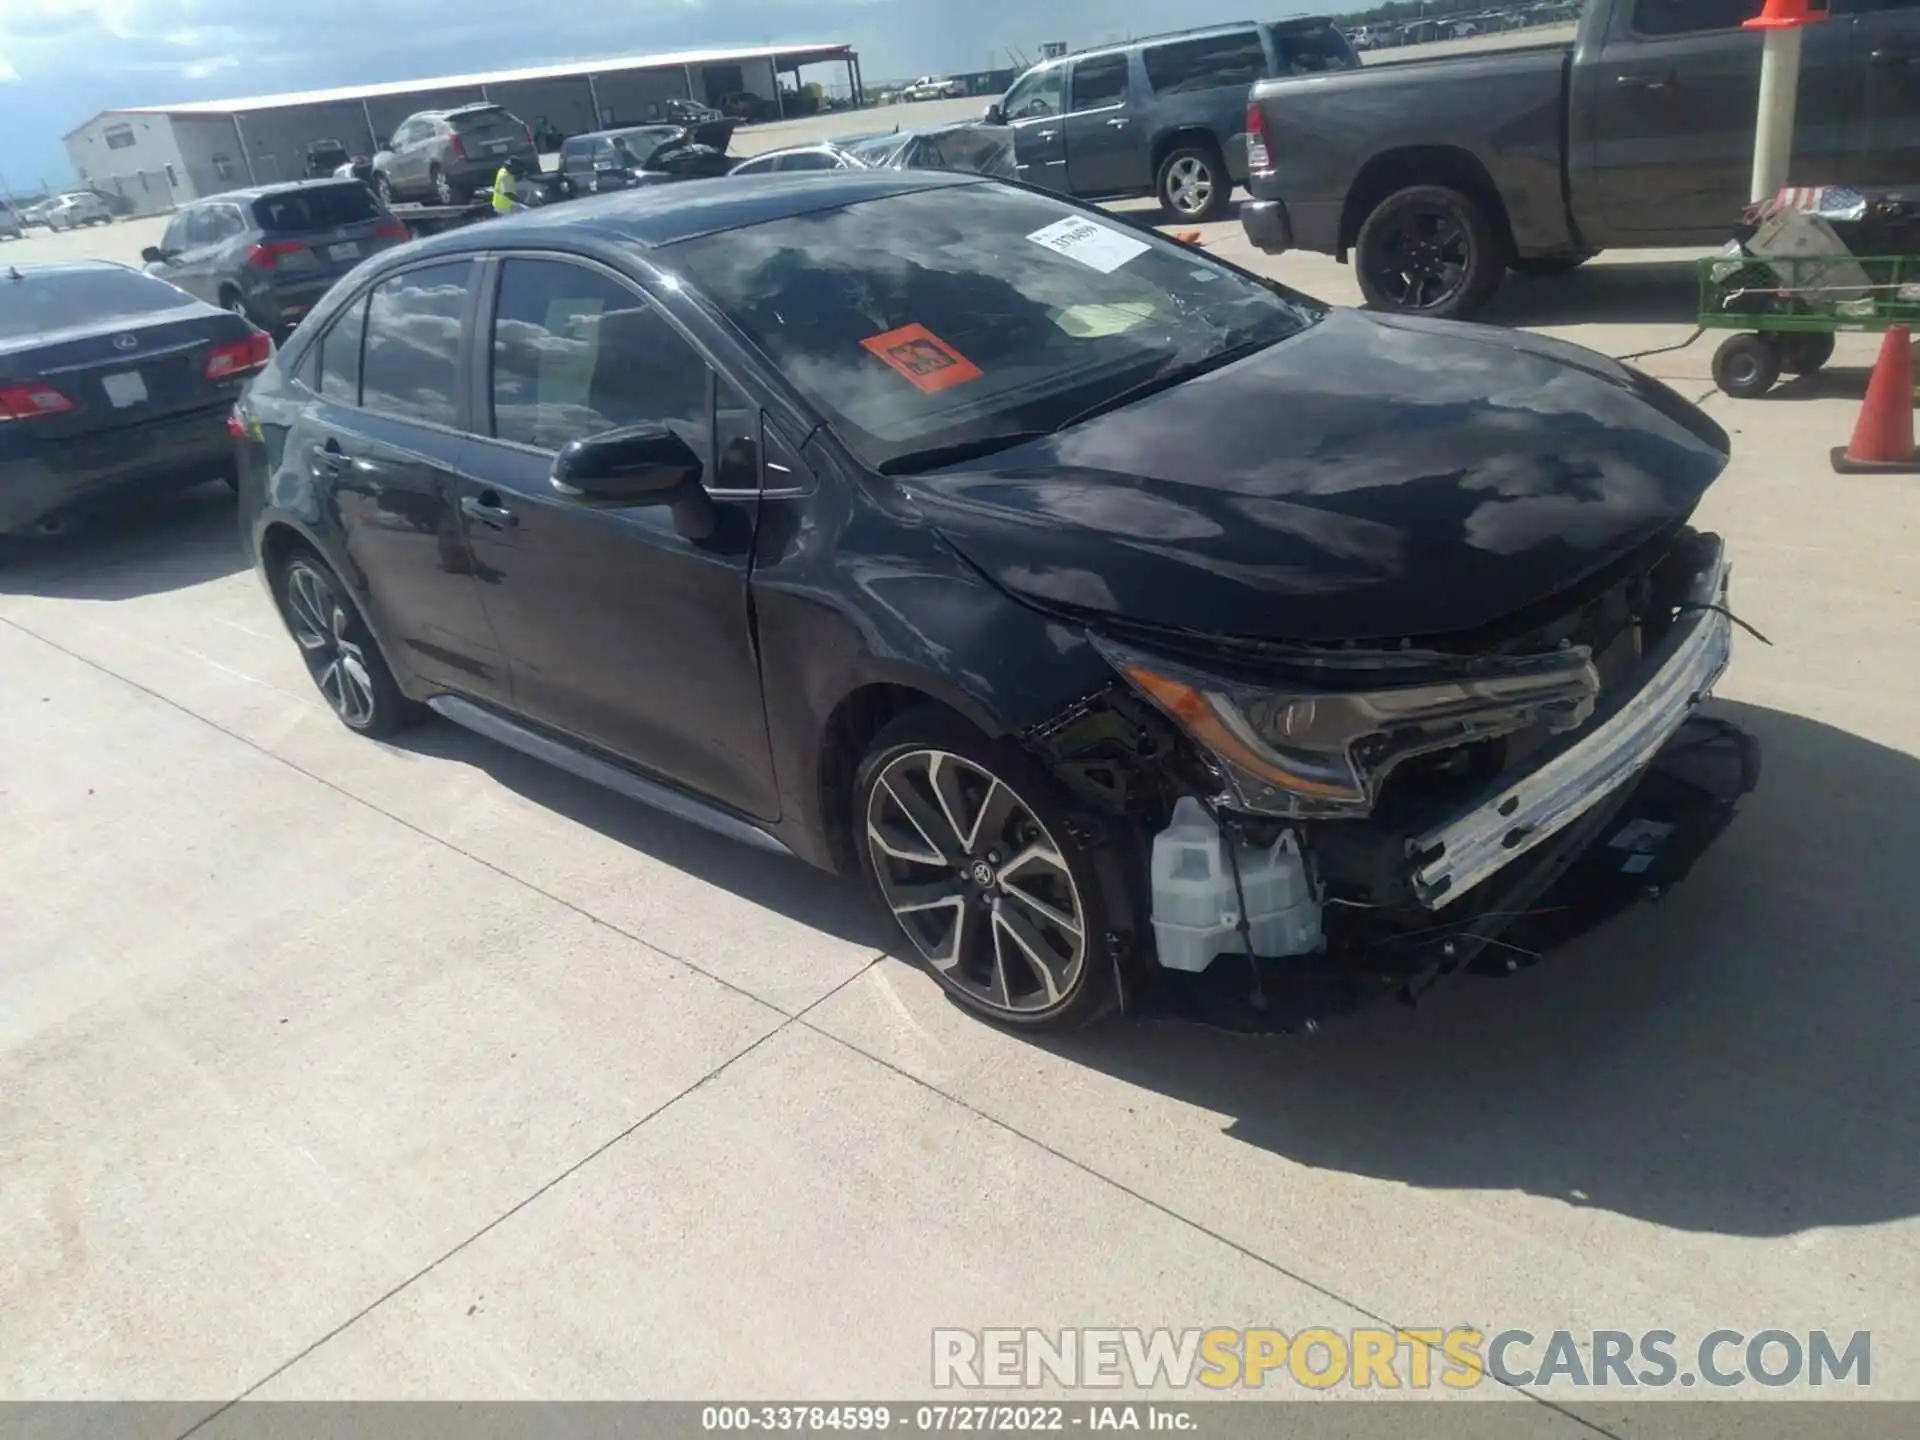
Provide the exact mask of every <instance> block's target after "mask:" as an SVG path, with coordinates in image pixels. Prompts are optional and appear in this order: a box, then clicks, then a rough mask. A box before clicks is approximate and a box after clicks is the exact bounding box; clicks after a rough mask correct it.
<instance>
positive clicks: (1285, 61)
mask: <svg viewBox="0 0 1920 1440" xmlns="http://www.w3.org/2000/svg"><path fill="white" fill-rule="evenodd" d="M1267 33H1268V35H1269V36H1270V37H1271V39H1272V40H1273V53H1274V55H1275V56H1276V57H1278V59H1277V63H1276V65H1275V68H1276V69H1277V70H1278V72H1279V73H1280V74H1282V75H1312V74H1316V73H1318V72H1319V71H1323V70H1353V69H1357V68H1358V67H1359V65H1360V57H1359V55H1357V54H1356V53H1354V48H1353V46H1352V45H1351V44H1350V43H1348V40H1347V37H1346V36H1345V35H1342V34H1341V33H1340V31H1339V30H1338V29H1336V28H1335V27H1334V26H1333V25H1331V24H1330V23H1328V22H1326V21H1316V22H1312V23H1301V24H1294V25H1284V24H1283V25H1274V26H1271V27H1269V29H1268V32H1267Z"/></svg>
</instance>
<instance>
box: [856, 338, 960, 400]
mask: <svg viewBox="0 0 1920 1440" xmlns="http://www.w3.org/2000/svg"><path fill="white" fill-rule="evenodd" d="M860 344H861V345H862V346H863V347H864V348H866V349H868V350H870V351H872V352H873V353H874V354H875V355H877V356H879V357H880V358H881V359H882V360H884V361H886V362H887V364H888V365H890V366H892V367H893V368H894V369H895V370H896V371H898V372H899V373H900V375H901V376H902V377H903V378H905V380H906V381H907V383H908V384H909V385H912V386H913V387H914V388H915V389H916V390H924V391H925V392H926V393H927V394H929V395H932V394H934V393H936V392H937V391H941V390H945V389H948V388H949V387H951V386H954V385H964V384H965V383H966V382H967V381H969V380H978V379H979V378H980V367H979V366H977V365H975V364H974V363H973V362H972V361H971V360H969V359H967V357H966V356H964V355H962V354H961V353H960V352H959V351H958V350H956V349H954V348H953V347H952V346H951V345H949V344H947V342H946V341H944V340H942V339H941V338H940V337H939V336H938V335H935V334H934V333H933V332H932V331H931V330H929V329H927V327H926V326H924V325H902V326H901V327H900V328H899V329H898V330H889V331H887V333H886V334H884V335H874V336H870V337H869V338H868V339H865V340H862V341H861V342H860Z"/></svg>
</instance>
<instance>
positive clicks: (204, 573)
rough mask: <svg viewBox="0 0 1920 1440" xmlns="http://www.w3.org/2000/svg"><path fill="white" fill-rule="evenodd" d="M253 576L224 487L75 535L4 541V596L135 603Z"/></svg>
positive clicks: (91, 523)
mask: <svg viewBox="0 0 1920 1440" xmlns="http://www.w3.org/2000/svg"><path fill="white" fill-rule="evenodd" d="M246 568H247V557H246V554H245V552H244V551H243V550H242V549H241V548H240V533H239V529H238V522H237V521H236V520H235V518H234V502H233V491H232V490H231V489H230V488H229V487H228V486H226V485H225V484H222V483H220V482H217V481H216V482H215V483H213V484H209V485H199V486H195V487H194V488H193V489H191V490H182V491H179V492H177V493H175V494H171V495H157V496H153V497H150V498H142V499H140V500H137V501H131V502H127V503H124V504H120V505H116V506H115V507H114V508H113V509H112V510H109V511H103V512H101V513H99V514H96V515H91V516H88V517H86V518H85V519H84V520H82V521H81V522H80V523H79V524H77V525H76V526H75V527H74V528H73V529H72V530H68V531H62V532H60V533H57V534H51V535H26V536H13V537H0V595H45V596H52V597H57V598H60V599H67V600H131V599H133V598H135V597H137V596H141V595H157V594H161V593H163V592H165V591H168V590H184V589H186V588H187V587H188V586H192V585H203V584H205V583H206V582H207V581H209V580H220V579H223V578H225V577H226V576H228V575H233V574H236V573H237V572H239V571H241V570H244V569H246Z"/></svg>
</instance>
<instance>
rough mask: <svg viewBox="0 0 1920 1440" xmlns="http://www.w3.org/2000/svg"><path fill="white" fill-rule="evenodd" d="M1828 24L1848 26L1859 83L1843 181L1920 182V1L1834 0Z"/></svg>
mask: <svg viewBox="0 0 1920 1440" xmlns="http://www.w3.org/2000/svg"><path fill="white" fill-rule="evenodd" d="M1833 12H1834V13H1833V18H1832V19H1831V20H1829V21H1828V22H1827V23H1828V24H1829V25H1832V26H1836V27H1844V28H1846V29H1847V30H1848V31H1849V32H1850V34H1849V41H1850V50H1849V54H1850V55H1851V58H1852V65H1851V68H1852V71H1853V73H1854V75H1855V76H1856V77H1857V78H1858V81H1859V84H1860V87H1861V105H1860V112H1859V123H1858V126H1857V128H1856V130H1855V133H1854V136H1853V139H1852V143H1851V144H1850V145H1849V147H1848V149H1849V151H1850V152H1851V153H1852V155H1853V156H1854V157H1855V159H1854V163H1853V164H1852V165H1851V166H1850V167H1849V168H1848V170H1847V172H1846V173H1844V174H1837V175H1832V176H1827V177H1824V178H1827V179H1831V180H1834V181H1836V182H1838V183H1841V184H1852V185H1912V184H1916V183H1920V3H1916V0H1834V5H1833Z"/></svg>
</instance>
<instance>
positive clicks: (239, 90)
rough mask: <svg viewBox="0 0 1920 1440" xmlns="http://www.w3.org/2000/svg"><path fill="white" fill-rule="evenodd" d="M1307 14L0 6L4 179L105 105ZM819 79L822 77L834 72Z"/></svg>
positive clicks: (1079, 2)
mask: <svg viewBox="0 0 1920 1440" xmlns="http://www.w3.org/2000/svg"><path fill="white" fill-rule="evenodd" d="M1307 8H1309V7H1308V6H1307V5H1306V4H1303V3H1301V0H1280V3H1270V4H1268V5H1262V6H1260V7H1259V9H1258V10H1257V11H1254V12H1250V11H1249V10H1248V8H1247V3H1246V0H837V3H834V0H751V3H742V0H588V3H583V4H570V5H547V6H539V5H534V4H529V3H528V0H454V3H452V4H447V3H438V0H291V3H284V4H273V3H265V4H262V3H258V0H0V177H4V178H5V180H6V182H7V183H8V184H9V185H10V186H11V188H12V189H14V190H16V191H26V190H32V189H35V188H37V187H38V183H39V181H40V179H41V178H43V177H44V178H45V179H46V180H47V181H48V182H49V183H50V184H52V185H53V186H54V187H55V188H61V187H63V186H66V185H68V184H70V183H72V171H71V169H70V167H69V165H68V162H67V158H66V151H65V150H64V149H63V148H62V146H61V144H60V137H61V136H62V135H63V134H64V133H66V132H67V131H68V130H71V129H72V128H73V127H75V126H76V125H79V124H80V123H81V122H83V121H85V120H87V119H88V118H89V117H91V116H92V115H94V114H95V113H96V112H98V111H100V110H106V109H112V108H114V107H116V106H124V105H164V104H171V103H176V102H179V101H185V100H218V99H221V98H223V97H226V96H230V95H260V94H266V93H271V92H274V91H280V90H308V89H315V88H319V87H323V86H332V85H351V84H355V83H359V82H374V81H382V80H405V79H411V78H416V77H419V78H426V77H430V76H435V75H451V74H461V73H471V72H473V71H476V70H496V69H506V68H510V67H513V66H518V65H537V64H543V63H549V62H558V61H564V60H573V59H588V58H591V57H593V56H596V55H635V54H646V53H648V52H651V51H659V50H684V49H693V48H696V47H705V46H725V45H760V44H769V43H771V44H783V43H787V42H790V41H805V42H820V43H826V42H834V41H847V42H850V43H851V44H852V45H853V46H854V47H855V48H856V49H857V50H859V52H860V63H861V67H862V70H863V72H864V74H865V75H866V77H867V79H868V82H869V83H870V84H871V83H873V82H876V81H880V80H889V79H904V78H908V77H911V76H914V75H920V74H938V73H941V72H944V71H961V70H983V69H988V68H995V69H998V68H1002V67H1005V66H1008V65H1011V64H1012V63H1013V62H1012V60H1011V59H1010V58H1009V56H1008V54H1007V50H1006V48H1005V47H1007V46H1014V47H1018V48H1020V49H1022V50H1024V51H1025V52H1026V54H1027V55H1028V57H1029V58H1038V52H1039V47H1040V43H1041V42H1042V41H1046V40H1064V41H1066V42H1068V43H1069V44H1070V45H1073V46H1076V47H1078V46H1081V45H1092V44H1097V43H1100V42H1103V41H1106V40H1108V39H1112V38H1118V37H1120V36H1123V35H1136V34H1148V33H1151V32H1153V31H1156V30H1167V29H1174V28H1178V27H1181V26H1188V25H1204V24H1210V23H1213V22H1215V21H1220V20H1238V19H1245V18H1250V14H1251V13H1257V14H1259V15H1260V16H1261V17H1262V18H1266V19H1274V18H1278V17H1279V16H1281V15H1283V14H1288V13H1300V12H1302V11H1304V10H1306V9H1307ZM823 75H824V72H823Z"/></svg>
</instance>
